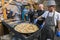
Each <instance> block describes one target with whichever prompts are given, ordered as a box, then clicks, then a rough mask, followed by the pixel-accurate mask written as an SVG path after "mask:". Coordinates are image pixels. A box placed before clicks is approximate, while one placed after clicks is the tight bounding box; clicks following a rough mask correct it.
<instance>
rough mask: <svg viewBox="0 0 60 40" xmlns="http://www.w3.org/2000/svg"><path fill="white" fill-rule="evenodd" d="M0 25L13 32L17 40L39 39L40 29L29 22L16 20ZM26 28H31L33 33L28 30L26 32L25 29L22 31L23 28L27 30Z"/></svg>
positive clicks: (3, 22)
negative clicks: (18, 39)
mask: <svg viewBox="0 0 60 40" xmlns="http://www.w3.org/2000/svg"><path fill="white" fill-rule="evenodd" d="M2 24H3V25H4V26H6V27H7V28H8V29H9V30H10V31H11V32H13V33H14V36H16V37H18V38H20V39H22V40H34V39H38V38H40V35H41V30H42V28H39V26H37V25H35V24H33V23H30V22H17V21H16V20H12V21H10V22H7V21H2ZM22 25H23V28H22V27H20V26H22ZM32 25H33V26H32ZM28 26H29V27H30V28H31V26H32V27H33V28H34V30H35V31H31V29H28V30H29V31H26V29H25V31H24V27H26V28H27V27H28ZM19 28H20V29H19ZM21 28H22V29H21ZM16 29H17V30H16ZM22 30H23V31H22ZM38 40H40V39H38Z"/></svg>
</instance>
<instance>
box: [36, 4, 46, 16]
mask: <svg viewBox="0 0 60 40" xmlns="http://www.w3.org/2000/svg"><path fill="white" fill-rule="evenodd" d="M44 12H45V10H44V5H43V4H39V9H38V10H37V13H38V16H41V15H42V14H43V13H44Z"/></svg>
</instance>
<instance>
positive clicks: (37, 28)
mask: <svg viewBox="0 0 60 40" xmlns="http://www.w3.org/2000/svg"><path fill="white" fill-rule="evenodd" d="M21 24H22V25H23V26H24V25H26V26H25V27H28V25H29V24H32V25H34V26H35V29H36V30H35V31H30V30H29V31H30V32H24V30H23V29H24V28H22V29H21V27H22V26H21ZM18 25H20V26H21V27H20V26H19V27H20V29H19V28H17V29H16V27H17V26H18ZM18 25H16V26H15V27H14V29H15V31H17V32H19V31H20V30H23V32H21V31H20V32H19V33H22V34H31V33H35V32H36V31H38V30H39V27H38V26H37V25H35V24H33V23H29V22H21V23H19V24H18ZM18 29H19V31H18ZM26 29H28V28H26Z"/></svg>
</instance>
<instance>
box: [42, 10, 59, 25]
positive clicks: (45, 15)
mask: <svg viewBox="0 0 60 40" xmlns="http://www.w3.org/2000/svg"><path fill="white" fill-rule="evenodd" d="M48 13H49V16H50V17H52V16H53V13H54V12H49V11H46V12H45V13H44V14H43V15H41V16H42V17H44V18H47V15H48ZM56 21H60V13H58V12H57V11H55V15H54V22H55V25H57V22H56Z"/></svg>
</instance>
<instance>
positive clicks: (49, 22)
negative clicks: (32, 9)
mask: <svg viewBox="0 0 60 40" xmlns="http://www.w3.org/2000/svg"><path fill="white" fill-rule="evenodd" d="M47 7H48V11H46V12H45V13H44V14H43V15H41V16H40V17H38V18H37V19H40V18H42V17H44V18H45V25H44V27H45V30H44V32H46V35H45V39H44V38H43V39H42V40H54V39H53V38H54V35H53V33H55V27H56V25H58V32H57V34H58V35H60V14H59V13H58V12H57V11H56V10H55V7H56V3H55V1H54V0H48V1H47ZM37 19H36V20H37ZM43 37H44V36H43Z"/></svg>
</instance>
